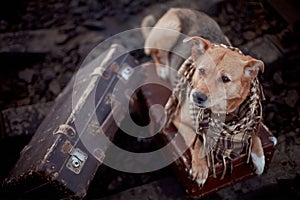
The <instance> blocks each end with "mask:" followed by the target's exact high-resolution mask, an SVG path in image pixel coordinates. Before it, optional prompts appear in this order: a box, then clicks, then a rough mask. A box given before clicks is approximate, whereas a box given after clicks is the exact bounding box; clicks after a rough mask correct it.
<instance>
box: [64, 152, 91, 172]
mask: <svg viewBox="0 0 300 200" xmlns="http://www.w3.org/2000/svg"><path fill="white" fill-rule="evenodd" d="M69 154H70V158H69V160H68V162H67V167H68V169H70V170H71V171H72V172H74V173H75V174H79V173H80V171H81V169H82V168H83V165H84V163H85V162H86V160H87V158H88V155H87V154H86V153H84V152H83V151H81V150H80V149H79V148H72V149H71V150H70V152H69Z"/></svg>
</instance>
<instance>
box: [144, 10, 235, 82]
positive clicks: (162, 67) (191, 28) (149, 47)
mask: <svg viewBox="0 0 300 200" xmlns="http://www.w3.org/2000/svg"><path fill="white" fill-rule="evenodd" d="M154 24H155V17H154V16H152V15H149V16H147V17H145V18H144V20H143V21H142V24H141V27H142V28H143V29H142V33H143V35H144V38H145V45H144V47H145V53H146V54H147V55H151V56H152V58H153V60H154V61H155V63H156V69H157V74H158V75H159V76H160V77H161V78H163V79H164V80H169V81H170V82H171V83H174V81H175V80H174V79H175V77H176V74H172V73H171V72H170V68H168V67H171V68H173V69H175V70H174V71H177V70H178V68H179V67H180V65H181V64H182V62H183V61H184V60H185V59H186V58H188V56H189V54H190V49H191V44H188V43H186V44H183V43H182V40H183V39H184V38H186V37H187V36H195V35H197V36H204V37H206V38H207V39H208V40H210V41H214V42H216V43H222V44H227V45H229V44H230V43H229V41H228V39H227V38H226V37H225V35H224V34H223V32H222V31H221V29H220V27H219V25H218V24H217V23H216V22H215V21H214V20H213V19H211V18H210V17H209V16H207V15H206V14H204V13H201V12H198V11H196V10H192V9H184V8H171V9H170V10H169V11H167V12H166V13H165V14H164V15H163V16H162V17H161V18H160V19H159V20H158V21H157V23H156V24H155V26H154V28H146V27H152V26H153V25H154Z"/></svg>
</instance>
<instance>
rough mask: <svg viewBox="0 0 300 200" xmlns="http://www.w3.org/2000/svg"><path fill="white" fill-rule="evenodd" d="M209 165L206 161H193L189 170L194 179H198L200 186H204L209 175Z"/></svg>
mask: <svg viewBox="0 0 300 200" xmlns="http://www.w3.org/2000/svg"><path fill="white" fill-rule="evenodd" d="M208 171H209V169H208V166H207V164H206V163H205V162H192V168H191V169H190V171H189V174H190V177H191V178H192V180H194V181H196V182H197V183H198V185H199V187H202V186H203V185H204V183H205V182H206V179H207V177H208Z"/></svg>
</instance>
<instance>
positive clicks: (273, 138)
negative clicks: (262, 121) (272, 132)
mask: <svg viewBox="0 0 300 200" xmlns="http://www.w3.org/2000/svg"><path fill="white" fill-rule="evenodd" d="M269 140H270V141H271V142H273V144H274V146H276V144H277V139H276V137H274V136H271V137H269Z"/></svg>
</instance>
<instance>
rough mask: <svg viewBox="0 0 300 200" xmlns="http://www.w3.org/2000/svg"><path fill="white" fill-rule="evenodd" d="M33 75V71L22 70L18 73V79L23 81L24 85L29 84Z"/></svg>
mask: <svg viewBox="0 0 300 200" xmlns="http://www.w3.org/2000/svg"><path fill="white" fill-rule="evenodd" d="M34 74H35V72H34V70H32V69H24V70H22V71H20V72H19V78H20V79H21V80H23V81H25V82H26V83H31V81H32V78H33V75H34Z"/></svg>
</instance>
